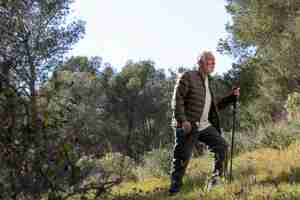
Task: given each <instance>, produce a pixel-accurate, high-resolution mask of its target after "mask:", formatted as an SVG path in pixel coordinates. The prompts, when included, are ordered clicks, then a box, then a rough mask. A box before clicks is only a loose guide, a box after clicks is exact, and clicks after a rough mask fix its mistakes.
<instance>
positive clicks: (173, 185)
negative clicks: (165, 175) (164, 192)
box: [169, 180, 182, 195]
mask: <svg viewBox="0 0 300 200" xmlns="http://www.w3.org/2000/svg"><path fill="white" fill-rule="evenodd" d="M181 185H182V183H181V182H180V181H176V180H172V182H171V186H170V189H169V195H174V194H176V193H178V192H179V191H180V187H181Z"/></svg>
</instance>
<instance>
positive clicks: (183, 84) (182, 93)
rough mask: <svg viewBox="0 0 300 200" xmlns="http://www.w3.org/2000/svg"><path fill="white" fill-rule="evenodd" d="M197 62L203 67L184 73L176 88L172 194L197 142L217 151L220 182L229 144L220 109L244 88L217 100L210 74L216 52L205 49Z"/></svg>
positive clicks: (214, 179)
mask: <svg viewBox="0 0 300 200" xmlns="http://www.w3.org/2000/svg"><path fill="white" fill-rule="evenodd" d="M197 64H198V66H199V69H198V70H196V71H188V72H185V73H183V74H182V75H181V76H180V77H179V78H178V80H177V83H176V85H175V89H174V94H173V99H172V109H173V122H174V123H175V126H176V131H175V146H174V152H173V153H174V155H173V163H172V169H171V186H170V189H169V192H170V194H174V193H177V192H179V189H180V186H181V185H182V178H183V176H184V174H185V170H186V168H187V165H188V162H189V160H190V157H191V154H192V149H193V146H194V144H195V143H196V142H197V141H199V142H203V143H204V144H206V145H207V146H208V147H209V148H210V150H211V151H212V152H214V154H215V163H214V170H213V176H212V179H211V182H210V184H211V185H213V184H215V183H216V182H217V180H218V178H219V177H220V176H222V175H223V173H224V170H225V168H226V166H225V165H226V164H225V161H226V155H227V149H228V144H227V142H226V141H225V140H224V138H223V137H222V136H221V128H220V122H219V116H218V110H220V109H223V108H225V107H226V106H227V105H230V104H231V103H233V102H234V101H236V99H237V96H239V95H240V94H239V90H240V88H235V89H234V90H233V91H232V92H231V93H230V95H228V96H227V97H225V98H223V99H221V101H219V102H218V103H216V102H215V99H214V94H213V91H212V90H211V88H210V83H209V74H211V73H212V72H213V71H214V68H215V57H214V55H213V54H212V52H209V51H204V52H203V53H202V54H201V55H200V56H199V58H198V62H197Z"/></svg>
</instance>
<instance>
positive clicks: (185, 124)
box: [182, 121, 192, 133]
mask: <svg viewBox="0 0 300 200" xmlns="http://www.w3.org/2000/svg"><path fill="white" fill-rule="evenodd" d="M182 129H183V130H184V132H185V133H190V132H191V130H192V125H191V123H190V122H189V121H184V122H182Z"/></svg>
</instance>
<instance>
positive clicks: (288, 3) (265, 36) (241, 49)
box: [220, 0, 300, 121]
mask: <svg viewBox="0 0 300 200" xmlns="http://www.w3.org/2000/svg"><path fill="white" fill-rule="evenodd" d="M227 10H228V12H229V13H230V14H231V15H232V19H233V24H231V25H228V31H229V33H230V35H229V36H228V38H227V39H226V40H222V41H221V42H220V47H221V51H223V52H226V53H228V54H230V55H233V56H234V57H235V58H236V61H237V64H238V65H239V66H240V70H241V78H242V79H241V87H242V88H243V85H245V87H244V88H245V90H246V91H247V94H246V95H245V93H244V94H242V97H241V99H243V101H245V103H246V104H249V103H250V104H252V105H253V100H254V101H256V102H257V104H258V105H259V106H258V107H257V108H258V109H260V110H263V112H262V113H265V114H264V115H263V116H262V117H263V118H268V117H273V119H274V116H278V115H277V114H278V113H281V112H282V110H284V108H283V105H284V102H285V101H286V99H287V96H288V94H289V93H291V92H293V91H297V90H299V85H300V84H299V81H298V80H299V74H300V73H299V69H300V68H299V55H300V52H299V44H300V42H299V19H300V17H299V16H300V14H299V10H300V5H299V1H297V0H284V1H276V0H267V1H259V0H254V1H248V0H239V1H235V0H233V1H228V6H227ZM248 89H249V90H248ZM242 92H243V89H242ZM246 97H247V98H246ZM246 101H248V103H247V102H246ZM256 113H258V112H256ZM256 118H257V119H258V120H260V121H261V117H258V116H256Z"/></svg>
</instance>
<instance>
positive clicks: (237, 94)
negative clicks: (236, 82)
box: [232, 87, 240, 97]
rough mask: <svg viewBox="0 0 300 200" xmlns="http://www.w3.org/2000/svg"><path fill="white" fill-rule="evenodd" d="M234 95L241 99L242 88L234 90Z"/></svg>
mask: <svg viewBox="0 0 300 200" xmlns="http://www.w3.org/2000/svg"><path fill="white" fill-rule="evenodd" d="M232 93H233V95H234V96H237V97H239V96H240V87H236V88H234V89H233V92H232Z"/></svg>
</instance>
